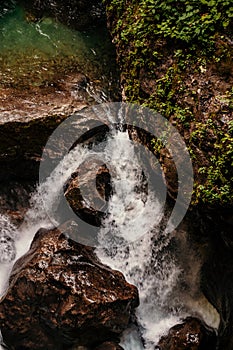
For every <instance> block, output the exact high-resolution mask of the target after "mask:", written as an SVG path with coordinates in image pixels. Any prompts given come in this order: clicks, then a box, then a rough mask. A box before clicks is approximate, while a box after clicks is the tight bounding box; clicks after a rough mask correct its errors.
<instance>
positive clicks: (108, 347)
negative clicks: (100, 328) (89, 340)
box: [94, 341, 124, 350]
mask: <svg viewBox="0 0 233 350" xmlns="http://www.w3.org/2000/svg"><path fill="white" fill-rule="evenodd" d="M94 350H124V349H123V348H122V347H121V346H120V345H119V344H117V343H114V342H110V341H107V342H104V343H103V344H101V345H99V346H97V347H96V348H95V349H94Z"/></svg>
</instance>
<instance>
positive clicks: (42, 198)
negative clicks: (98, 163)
mask: <svg viewBox="0 0 233 350" xmlns="http://www.w3.org/2000/svg"><path fill="white" fill-rule="evenodd" d="M101 151H102V152H103V153H104V156H103V159H104V162H106V163H107V164H111V167H112V169H114V171H113V172H112V174H111V175H112V185H113V195H112V197H111V199H110V201H109V204H108V215H107V216H106V218H105V220H104V223H103V227H102V228H101V230H100V231H99V234H98V239H99V247H98V248H97V250H96V251H97V255H98V256H99V258H100V259H101V260H102V261H103V262H104V263H106V264H108V265H110V266H111V267H112V268H115V269H118V270H120V271H122V272H123V273H124V275H125V276H126V278H127V280H128V281H129V282H131V283H133V284H135V285H136V286H137V287H138V290H139V295H140V306H139V308H138V310H137V311H136V317H137V323H138V327H139V333H138V331H137V329H136V328H131V329H129V330H128V331H127V332H125V333H124V335H123V337H122V344H123V346H124V349H125V350H135V349H137V350H141V349H143V348H145V349H147V350H152V349H154V346H155V344H156V343H157V341H158V340H159V338H160V336H161V335H163V334H164V333H166V332H167V331H168V329H169V328H170V327H172V326H173V325H174V324H176V323H177V322H179V321H180V319H181V318H184V317H185V316H187V315H190V314H193V311H192V305H193V304H195V305H196V311H197V314H199V315H201V316H203V315H205V313H206V310H207V309H209V308H210V307H209V304H208V303H207V302H206V301H205V300H204V299H203V296H201V297H200V298H199V299H198V300H202V302H198V300H197V301H194V303H193V304H192V301H191V302H190V298H187V300H188V299H189V302H187V303H186V304H185V298H183V295H181V294H180V296H179V288H178V287H177V286H178V285H179V279H180V278H181V276H182V273H183V270H182V266H180V264H179V263H178V262H177V260H176V256H175V254H173V253H174V252H173V248H172V240H173V238H174V237H173V233H171V234H166V235H165V233H164V231H163V229H162V228H161V225H160V223H161V220H162V219H163V216H164V208H163V203H161V201H160V200H159V199H158V198H156V196H155V194H154V192H153V189H152V188H151V186H150V183H148V190H147V191H145V189H144V187H143V186H142V184H143V181H144V178H143V176H142V174H143V172H144V173H146V170H145V169H144V168H143V167H142V165H141V164H140V161H139V159H138V158H137V155H136V152H135V148H134V145H133V144H132V142H131V141H130V140H129V137H128V134H127V132H123V131H120V130H118V131H113V132H112V133H111V135H110V136H109V137H108V139H107V141H106V142H105V144H104V147H102V148H98V147H97V148H96V149H95V147H94V148H93V149H92V150H90V149H88V148H87V147H81V146H79V145H78V146H77V147H76V148H74V149H73V150H72V151H71V152H70V153H69V154H67V155H66V156H65V157H64V159H63V160H62V161H61V162H60V164H59V165H58V166H57V167H56V168H55V169H54V171H53V172H52V174H51V175H50V176H49V178H47V179H46V180H45V182H44V183H42V184H41V185H40V186H39V187H38V189H37V191H36V192H35V194H34V195H33V196H32V199H31V209H30V210H29V211H28V213H27V215H26V218H25V221H24V223H23V224H22V225H21V227H20V228H19V229H18V231H17V230H16V229H15V228H14V227H13V225H12V224H11V223H10V221H9V219H7V218H6V217H0V225H1V227H2V232H5V233H4V234H5V235H8V236H9V237H10V239H13V242H14V245H15V251H16V253H15V256H14V259H13V258H12V256H11V255H10V254H9V261H4V262H2V263H1V265H0V266H1V267H0V268H1V281H0V291H1V294H3V293H4V290H5V288H6V286H7V279H8V276H9V272H10V270H11V268H12V265H13V263H14V261H15V260H16V259H18V258H19V257H20V256H22V255H23V254H24V253H26V251H27V250H28V248H29V246H30V243H31V241H32V239H33V236H34V234H35V233H36V231H37V229H39V228H40V227H52V226H54V225H59V224H61V223H62V222H59V219H60V218H59V215H57V209H58V206H59V205H58V203H59V197H60V196H61V195H63V186H64V184H65V182H66V181H67V179H68V178H69V177H70V175H71V174H72V173H73V172H74V171H76V170H77V168H78V167H79V166H81V165H82V163H83V162H84V161H85V160H86V158H87V157H89V156H91V157H97V158H98V157H99V156H100V152H101ZM147 180H148V179H147ZM3 249H4V246H3ZM4 251H7V250H4ZM12 259H13V260H12ZM203 300H204V301H203ZM217 322H218V320H217V321H216V313H214V311H213V308H210V311H209V319H208V323H209V325H214V326H216V324H217ZM141 335H142V338H143V340H144V344H143V343H142V341H141Z"/></svg>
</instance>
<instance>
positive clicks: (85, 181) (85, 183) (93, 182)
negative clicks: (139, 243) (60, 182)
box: [65, 161, 112, 226]
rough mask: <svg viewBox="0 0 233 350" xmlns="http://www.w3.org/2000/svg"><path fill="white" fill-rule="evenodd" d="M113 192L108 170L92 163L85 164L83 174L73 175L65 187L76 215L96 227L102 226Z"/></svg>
mask: <svg viewBox="0 0 233 350" xmlns="http://www.w3.org/2000/svg"><path fill="white" fill-rule="evenodd" d="M111 192H112V187H111V175H110V173H109V170H108V168H107V167H106V165H105V164H104V165H101V166H100V165H99V166H98V165H97V164H95V162H92V161H91V162H90V161H89V162H87V163H85V166H84V169H83V168H82V171H81V174H80V173H79V172H78V171H77V172H76V173H74V174H72V178H71V179H70V180H68V182H67V184H66V186H65V196H66V199H67V201H68V203H69V205H70V206H71V208H72V210H73V211H74V213H75V214H76V215H78V216H79V217H80V218H81V219H82V220H84V221H86V222H88V223H90V224H92V225H94V226H100V225H101V221H102V219H103V217H104V215H105V210H106V206H107V204H106V203H107V202H106V201H108V200H109V197H110V195H111Z"/></svg>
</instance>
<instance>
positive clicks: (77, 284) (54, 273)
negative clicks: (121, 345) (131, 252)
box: [0, 229, 138, 350]
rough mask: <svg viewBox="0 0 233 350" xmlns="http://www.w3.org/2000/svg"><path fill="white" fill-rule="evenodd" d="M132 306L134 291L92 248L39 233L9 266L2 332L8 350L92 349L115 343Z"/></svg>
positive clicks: (1, 308)
mask: <svg viewBox="0 0 233 350" xmlns="http://www.w3.org/2000/svg"><path fill="white" fill-rule="evenodd" d="M137 305H138V293H137V289H136V287H134V286H132V285H130V284H128V283H127V282H126V281H125V279H124V277H123V275H122V274H121V273H120V272H118V271H113V270H111V269H110V268H109V267H107V266H105V265H103V264H101V263H100V261H99V260H98V259H97V257H96V255H95V253H94V251H93V248H90V247H87V246H83V245H80V244H78V243H76V242H74V241H72V240H70V239H67V238H66V236H65V234H64V233H61V231H59V230H58V229H54V230H45V229H41V230H39V231H38V232H37V234H36V236H35V238H34V240H33V242H32V244H31V247H30V250H29V251H28V253H27V254H25V255H24V256H23V257H22V258H20V259H19V260H18V261H17V262H16V263H15V265H14V267H13V270H12V273H11V276H10V280H9V288H8V290H7V292H6V294H5V296H3V298H2V300H1V303H0V323H1V331H2V335H3V338H4V341H5V343H6V344H7V345H8V346H9V347H10V348H11V349H17V350H19V349H22V348H23V349H35V350H36V349H38V350H39V349H41V350H42V349H43V350H44V349H48V350H49V349H57V350H60V349H64V348H68V347H71V346H72V345H76V346H87V347H95V346H97V345H98V344H101V343H102V342H104V341H107V340H108V339H115V338H118V336H119V334H120V333H121V332H122V331H123V330H124V329H125V328H126V327H127V325H128V322H129V318H130V314H131V312H132V310H133V309H134V308H135V307H136V306H137ZM38 339H39V340H40V341H38Z"/></svg>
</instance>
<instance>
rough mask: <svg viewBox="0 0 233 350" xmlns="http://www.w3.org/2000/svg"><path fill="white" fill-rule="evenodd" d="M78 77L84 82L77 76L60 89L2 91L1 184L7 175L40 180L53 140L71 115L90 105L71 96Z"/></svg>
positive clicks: (0, 123)
mask: <svg viewBox="0 0 233 350" xmlns="http://www.w3.org/2000/svg"><path fill="white" fill-rule="evenodd" d="M75 77H76V79H75V82H77V81H79V80H78V79H79V78H80V79H81V81H83V79H82V77H83V75H82V74H81V75H80V74H75V75H72V76H70V77H66V80H64V81H63V83H62V84H61V85H60V86H59V87H58V86H56V87H55V86H54V87H52V88H51V87H47V88H45V89H40V88H33V87H32V88H31V89H27V90H18V89H15V88H2V89H1V88H0V103H1V107H0V139H1V142H0V181H5V180H6V174H7V179H8V180H9V179H14V180H15V179H17V180H19V181H22V180H24V181H28V180H29V181H33V180H37V178H38V174H39V165H40V161H41V155H42V152H43V148H44V146H45V144H46V142H47V140H48V138H49V136H50V135H51V133H52V132H53V131H54V129H56V127H57V126H58V125H59V124H60V123H61V122H62V121H63V120H65V119H66V118H67V117H68V116H69V115H71V114H73V113H77V112H78V111H80V110H82V109H83V108H84V107H85V106H86V105H87V102H85V101H84V100H82V101H80V100H78V99H76V98H75V97H74V96H72V94H71V89H72V86H73V81H74V78H75ZM60 146H61V145H60ZM57 147H58V146H57Z"/></svg>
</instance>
